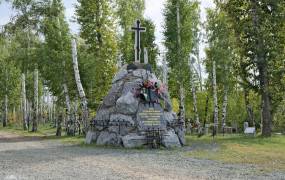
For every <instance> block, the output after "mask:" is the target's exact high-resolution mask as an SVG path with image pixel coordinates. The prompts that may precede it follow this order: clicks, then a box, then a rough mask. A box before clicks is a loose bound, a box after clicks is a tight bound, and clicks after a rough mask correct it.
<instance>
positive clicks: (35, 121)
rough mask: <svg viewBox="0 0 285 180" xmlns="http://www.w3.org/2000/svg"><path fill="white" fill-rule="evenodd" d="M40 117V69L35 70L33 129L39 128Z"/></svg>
mask: <svg viewBox="0 0 285 180" xmlns="http://www.w3.org/2000/svg"><path fill="white" fill-rule="evenodd" d="M38 117H39V73H38V69H35V71H34V103H33V127H32V131H33V132H36V131H37V129H38Z"/></svg>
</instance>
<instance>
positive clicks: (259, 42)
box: [251, 0, 272, 137]
mask: <svg viewBox="0 0 285 180" xmlns="http://www.w3.org/2000/svg"><path fill="white" fill-rule="evenodd" d="M257 3H258V1H256V0H251V5H252V15H253V16H252V17H253V26H254V30H255V32H256V37H255V38H256V40H255V42H256V44H255V50H256V59H257V61H256V62H257V68H258V70H259V83H260V93H261V99H262V136H265V137H269V136H271V124H272V115H271V101H270V95H269V81H268V78H269V76H268V64H267V61H266V51H265V48H264V41H263V39H262V37H261V36H260V22H259V21H260V20H259V14H258V9H257V8H258V4H257Z"/></svg>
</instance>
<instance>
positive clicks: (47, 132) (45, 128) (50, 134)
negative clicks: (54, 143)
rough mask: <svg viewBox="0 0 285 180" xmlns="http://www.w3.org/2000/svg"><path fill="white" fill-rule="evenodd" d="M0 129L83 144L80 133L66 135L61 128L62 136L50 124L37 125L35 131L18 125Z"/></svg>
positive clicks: (0, 129)
mask: <svg viewBox="0 0 285 180" xmlns="http://www.w3.org/2000/svg"><path fill="white" fill-rule="evenodd" d="M0 131H5V132H9V133H14V134H17V135H20V136H25V137H38V138H43V139H45V140H60V141H61V142H63V143H67V144H73V145H82V144H84V137H83V136H82V135H80V136H78V135H76V136H66V135H65V132H64V130H62V136H60V137H58V136H56V135H55V134H56V128H53V127H52V126H51V125H49V124H46V125H39V127H38V131H37V132H31V131H29V132H28V131H24V130H23V128H22V127H19V126H8V127H5V128H4V127H2V126H1V127H0Z"/></svg>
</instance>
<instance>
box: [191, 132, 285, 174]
mask: <svg viewBox="0 0 285 180" xmlns="http://www.w3.org/2000/svg"><path fill="white" fill-rule="evenodd" d="M187 142H188V145H189V146H193V147H195V146H196V147H197V148H196V149H194V150H193V151H190V152H187V155H188V156H190V157H194V158H201V159H210V160H217V161H221V162H227V163H247V164H253V165H257V166H258V167H260V168H261V169H263V170H265V171H271V170H282V171H284V170H285V155H284V154H285V136H284V135H274V136H272V137H270V138H263V137H260V136H257V137H246V136H244V135H226V136H218V137H216V138H215V139H213V138H212V137H209V136H203V137H201V138H197V137H196V136H187ZM209 144H214V145H216V146H218V147H219V148H205V147H207V145H209ZM199 146H200V147H201V148H199Z"/></svg>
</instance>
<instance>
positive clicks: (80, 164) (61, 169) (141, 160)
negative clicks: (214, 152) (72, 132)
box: [0, 132, 285, 180]
mask: <svg viewBox="0 0 285 180" xmlns="http://www.w3.org/2000/svg"><path fill="white" fill-rule="evenodd" d="M184 154H185V153H184V152H183V151H180V150H175V151H168V150H130V149H129V150H127V149H112V148H94V147H80V146H74V145H67V144H62V143H60V142H59V141H57V140H43V139H40V138H24V137H20V136H17V135H14V134H9V133H6V132H0V179H1V180H2V179H3V180H6V179H7V180H8V179H9V180H10V179H27V180H33V179H39V180H44V179H76V180H83V179H94V180H95V179H124V180H125V179H151V180H153V179H154V180H155V179H171V180H172V179H179V180H180V179H181V180H183V179H187V180H189V179H258V180H259V179H285V172H283V173H281V172H279V173H278V172H274V173H270V174H264V173H262V172H260V170H258V169H257V168H255V167H254V166H250V165H232V164H224V163H219V162H216V161H210V160H198V159H193V158H189V157H186V156H185V155H184Z"/></svg>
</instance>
